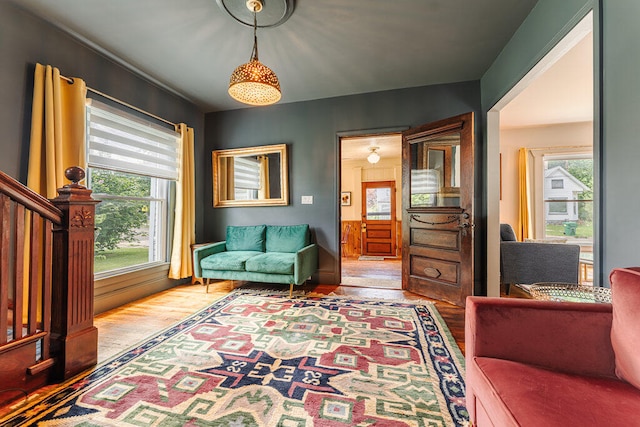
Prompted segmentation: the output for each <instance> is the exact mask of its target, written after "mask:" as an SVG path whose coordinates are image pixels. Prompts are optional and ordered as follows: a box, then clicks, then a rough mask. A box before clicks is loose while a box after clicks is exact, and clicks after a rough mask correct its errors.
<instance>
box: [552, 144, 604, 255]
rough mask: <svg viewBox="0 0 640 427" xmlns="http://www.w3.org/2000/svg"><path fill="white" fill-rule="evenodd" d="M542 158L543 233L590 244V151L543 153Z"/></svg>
mask: <svg viewBox="0 0 640 427" xmlns="http://www.w3.org/2000/svg"><path fill="white" fill-rule="evenodd" d="M543 160H544V163H543V165H544V166H543V168H544V174H543V177H544V180H545V182H544V185H543V188H544V195H543V201H544V219H545V224H544V225H545V234H544V236H545V237H566V238H570V239H572V240H577V241H580V244H583V245H588V244H590V242H592V239H593V154H592V153H591V152H574V153H564V154H562V153H556V154H545V155H544V157H543ZM574 227H575V228H574Z"/></svg>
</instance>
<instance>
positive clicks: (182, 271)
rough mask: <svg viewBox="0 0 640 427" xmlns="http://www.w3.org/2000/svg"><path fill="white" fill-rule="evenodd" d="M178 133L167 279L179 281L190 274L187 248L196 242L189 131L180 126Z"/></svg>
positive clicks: (191, 268)
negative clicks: (177, 161) (178, 157)
mask: <svg viewBox="0 0 640 427" xmlns="http://www.w3.org/2000/svg"><path fill="white" fill-rule="evenodd" d="M177 130H178V131H179V132H180V138H181V143H180V147H181V148H180V149H181V154H180V172H179V175H178V182H177V183H176V186H177V189H176V211H175V224H174V227H173V248H172V250H171V266H170V268H169V278H170V279H182V278H185V277H190V276H191V275H192V274H193V266H192V260H191V245H192V244H193V243H195V242H196V201H195V168H194V154H193V143H194V142H193V128H189V127H187V125H185V124H184V123H180V124H179V125H178V129H177Z"/></svg>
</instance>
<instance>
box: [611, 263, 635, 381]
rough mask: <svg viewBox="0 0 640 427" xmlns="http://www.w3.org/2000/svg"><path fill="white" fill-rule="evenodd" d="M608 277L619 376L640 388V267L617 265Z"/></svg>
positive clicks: (613, 343) (613, 337)
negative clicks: (639, 316)
mask: <svg viewBox="0 0 640 427" xmlns="http://www.w3.org/2000/svg"><path fill="white" fill-rule="evenodd" d="M609 279H610V280H611V304H612V306H613V310H612V311H613V322H612V325H611V345H612V347H613V352H614V354H615V358H616V375H617V376H618V378H620V379H623V380H625V381H627V382H629V383H631V384H633V385H634V386H636V387H637V388H640V353H638V345H640V322H638V307H640V268H639V267H634V268H616V269H614V270H613V271H612V272H611V275H610V277H609Z"/></svg>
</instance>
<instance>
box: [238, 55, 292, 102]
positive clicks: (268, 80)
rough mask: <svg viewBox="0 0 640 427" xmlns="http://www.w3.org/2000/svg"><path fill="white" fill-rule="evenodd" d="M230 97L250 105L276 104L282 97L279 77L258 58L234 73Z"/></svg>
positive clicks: (241, 66)
mask: <svg viewBox="0 0 640 427" xmlns="http://www.w3.org/2000/svg"><path fill="white" fill-rule="evenodd" d="M229 95H231V97H232V98H233V99H235V100H237V101H240V102H242V103H245V104H249V105H269V104H274V103H276V102H278V101H280V98H281V97H282V94H281V93H280V82H279V81H278V76H276V73H274V72H273V71H271V69H270V68H269V67H267V66H266V65H264V64H263V63H262V62H260V61H258V59H257V58H256V59H252V60H251V61H249V62H247V63H246V64H242V65H240V66H239V67H238V68H236V69H235V70H234V71H233V74H231V79H230V80H229Z"/></svg>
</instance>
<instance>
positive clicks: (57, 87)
mask: <svg viewBox="0 0 640 427" xmlns="http://www.w3.org/2000/svg"><path fill="white" fill-rule="evenodd" d="M34 77H35V78H34V85H33V106H32V113H31V142H30V147H29V170H28V175H27V186H28V187H29V188H31V189H32V190H34V191H36V192H38V193H39V194H41V195H43V196H45V197H47V198H53V197H56V195H57V192H56V189H58V188H60V187H62V186H63V185H66V184H68V183H69V182H68V181H67V179H66V178H65V177H64V171H65V170H66V169H67V168H69V167H71V166H80V167H82V168H83V169H86V156H85V102H86V97H87V86H86V84H85V82H84V81H83V80H82V79H79V78H74V79H73V83H70V82H68V81H67V80H65V79H63V78H61V77H60V70H58V69H57V68H55V67H52V66H50V65H46V66H45V65H41V64H36V71H35V76H34Z"/></svg>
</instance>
